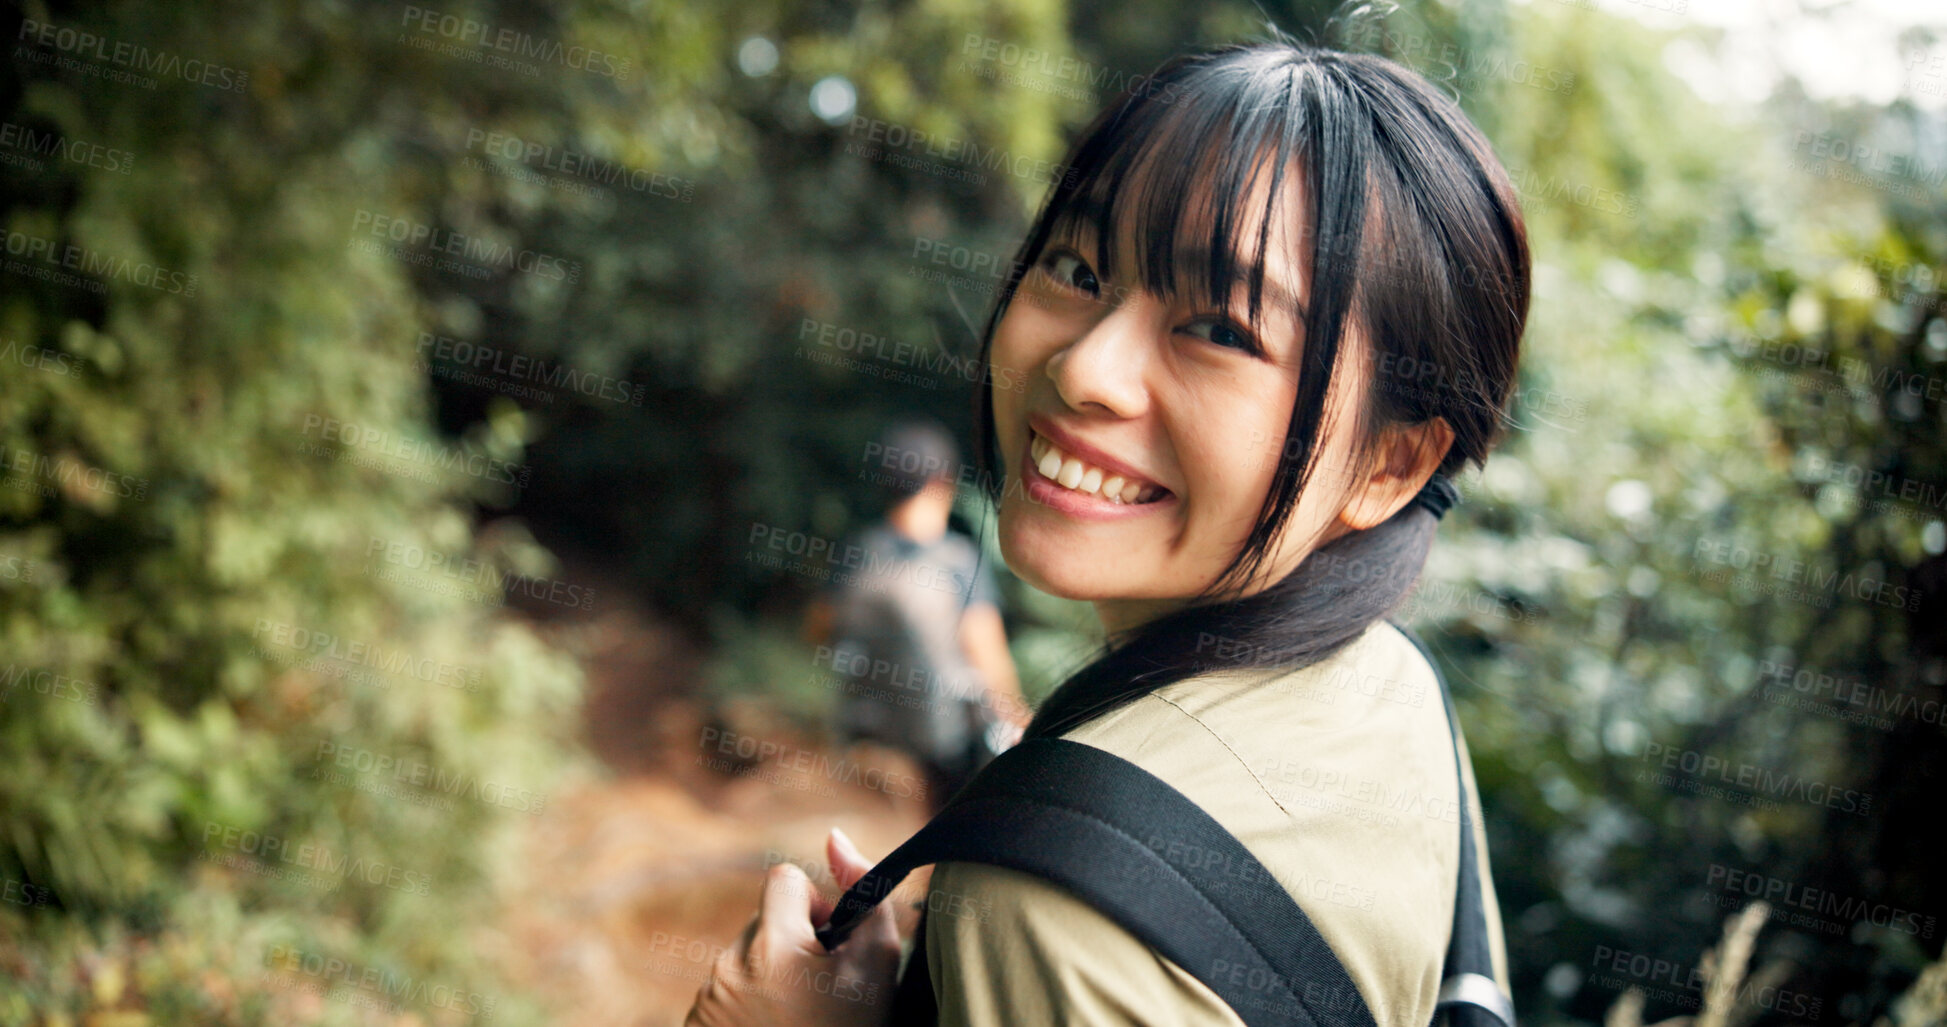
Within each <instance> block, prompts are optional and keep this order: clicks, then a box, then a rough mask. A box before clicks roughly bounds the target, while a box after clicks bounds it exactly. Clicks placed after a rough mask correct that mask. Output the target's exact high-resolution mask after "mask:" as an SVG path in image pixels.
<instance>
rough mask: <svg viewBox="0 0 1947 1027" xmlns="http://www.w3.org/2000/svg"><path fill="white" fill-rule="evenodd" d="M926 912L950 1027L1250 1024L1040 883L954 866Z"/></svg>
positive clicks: (941, 877)
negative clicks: (1056, 1024)
mask: <svg viewBox="0 0 1947 1027" xmlns="http://www.w3.org/2000/svg"><path fill="white" fill-rule="evenodd" d="M927 908H928V909H929V911H930V912H928V914H927V917H926V955H927V972H928V973H929V974H930V975H931V977H932V980H933V991H934V997H935V999H936V1000H937V1002H938V1003H939V1011H940V1019H939V1023H940V1027H1012V1025H1016V1024H1023V1023H1060V1024H1081V1025H1086V1027H1110V1025H1114V1027H1124V1025H1136V1024H1145V1025H1149V1024H1155V1025H1165V1024H1167V1025H1172V1027H1175V1025H1182V1027H1243V1024H1244V1021H1243V1020H1242V1019H1240V1018H1239V1017H1238V1016H1237V1014H1236V1013H1234V1012H1232V1011H1231V1009H1230V1007H1229V1006H1227V1005H1225V1004H1224V1001H1223V1000H1222V999H1220V998H1218V997H1217V994H1216V993H1215V992H1213V991H1211V990H1210V989H1209V988H1208V987H1205V986H1204V984H1203V983H1202V982H1200V981H1198V980H1197V979H1196V978H1194V977H1191V976H1190V975H1189V973H1187V972H1186V971H1184V970H1183V969H1182V968H1181V967H1179V966H1177V965H1176V964H1175V963H1173V962H1171V961H1170V960H1169V959H1167V958H1165V957H1164V956H1161V955H1159V954H1157V953H1156V952H1155V951H1154V950H1153V949H1151V948H1150V947H1149V946H1147V945H1145V944H1143V943H1142V941H1141V940H1140V939H1138V938H1137V937H1136V936H1135V935H1133V934H1130V933H1129V932H1128V931H1125V930H1123V929H1122V927H1121V926H1119V925H1117V924H1116V923H1115V922H1114V921H1112V920H1110V919H1109V918H1108V917H1106V916H1103V915H1102V914H1101V913H1099V912H1097V911H1096V910H1095V908H1094V907H1092V906H1090V905H1088V904H1087V903H1085V902H1083V901H1082V900H1081V899H1078V898H1076V897H1075V896H1073V895H1071V894H1069V893H1068V892H1067V891H1065V890H1063V889H1062V888H1061V887H1060V886H1058V885H1055V884H1052V883H1049V882H1047V881H1043V880H1042V879H1040V878H1038V877H1035V876H1033V875H1032V874H1027V873H1023V872H1021V871H1017V870H1009V869H1006V868H1004V867H996V866H987V865H984V864H977V863H943V864H940V865H939V866H938V867H936V868H935V869H934V871H933V881H932V885H931V888H930V889H929V892H928V895H927Z"/></svg>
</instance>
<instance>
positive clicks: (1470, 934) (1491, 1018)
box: [1389, 622, 1515, 1027]
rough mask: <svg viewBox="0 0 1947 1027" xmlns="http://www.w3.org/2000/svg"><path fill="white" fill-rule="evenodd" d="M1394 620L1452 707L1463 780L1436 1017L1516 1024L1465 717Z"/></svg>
mask: <svg viewBox="0 0 1947 1027" xmlns="http://www.w3.org/2000/svg"><path fill="white" fill-rule="evenodd" d="M1389 623H1393V626H1394V627H1396V628H1398V629H1399V632H1400V634H1402V635H1405V636H1406V638H1407V641H1410V642H1412V643H1413V647H1414V648H1416V649H1418V650H1419V651H1420V655H1421V656H1424V657H1426V662H1427V666H1429V667H1432V668H1433V677H1434V679H1435V680H1436V681H1438V682H1439V685H1440V701H1441V703H1443V704H1444V705H1445V706H1446V708H1447V728H1448V730H1449V731H1450V732H1452V734H1453V739H1454V746H1453V759H1454V774H1455V776H1456V778H1457V779H1458V781H1459V783H1460V881H1459V883H1458V888H1457V890H1456V891H1455V894H1454V910H1453V935H1452V938H1451V939H1450V940H1449V941H1448V942H1447V961H1446V964H1445V966H1444V968H1443V969H1442V971H1441V980H1440V997H1439V999H1438V1001H1437V1002H1436V1003H1435V1005H1434V1018H1435V1019H1436V1020H1438V1019H1439V1016H1440V1014H1441V1013H1445V1014H1446V1016H1447V1023H1448V1025H1449V1027H1515V1024H1514V1003H1513V1002H1512V1001H1510V1000H1509V999H1508V996H1507V993H1506V992H1504V991H1502V990H1501V986H1500V985H1499V984H1497V983H1495V981H1494V957H1493V954H1492V952H1491V950H1490V949H1489V944H1488V935H1487V902H1486V899H1485V898H1483V897H1482V895H1481V874H1480V866H1481V863H1480V852H1479V851H1478V850H1477V849H1476V848H1475V845H1474V817H1473V808H1472V805H1471V804H1470V803H1469V802H1468V801H1467V772H1466V768H1465V767H1463V766H1462V765H1461V759H1460V718H1459V716H1458V715H1457V714H1455V712H1454V708H1453V696H1452V694H1450V693H1449V692H1448V690H1447V679H1446V677H1445V676H1444V675H1442V674H1441V673H1440V664H1439V663H1437V662H1435V661H1434V659H1433V653H1432V652H1431V651H1430V650H1428V649H1427V647H1426V643H1425V642H1422V641H1420V636H1418V635H1416V634H1414V633H1413V632H1412V631H1411V630H1409V629H1408V628H1407V627H1406V625H1404V624H1399V623H1396V622H1389Z"/></svg>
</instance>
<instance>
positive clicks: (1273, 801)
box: [1067, 621, 1460, 1024]
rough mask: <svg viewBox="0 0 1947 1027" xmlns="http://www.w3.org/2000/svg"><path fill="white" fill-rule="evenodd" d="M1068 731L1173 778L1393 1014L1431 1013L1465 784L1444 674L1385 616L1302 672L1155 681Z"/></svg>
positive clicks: (1423, 1016)
mask: <svg viewBox="0 0 1947 1027" xmlns="http://www.w3.org/2000/svg"><path fill="white" fill-rule="evenodd" d="M1067 737H1068V738H1070V739H1072V740H1075V741H1079V742H1083V743H1085V744H1088V745H1092V746H1095V747H1097V748H1100V749H1104V750H1106V751H1108V752H1112V753H1114V754H1116V755H1118V756H1121V757H1122V758H1124V759H1127V760H1129V761H1130V762H1132V763H1135V764H1136V765H1137V766H1140V767H1142V768H1143V769H1144V770H1147V771H1149V772H1150V773H1152V774H1154V775H1156V776H1157V777H1159V778H1161V779H1163V780H1164V781H1166V782H1168V783H1169V784H1170V785H1172V786H1174V787H1175V788H1176V789H1177V790H1178V791H1180V792H1182V793H1183V794H1184V795H1186V796H1187V797H1188V798H1190V799H1191V800H1192V801H1194V802H1196V803H1197V805H1199V806H1200V807H1202V808H1203V809H1204V810H1205V811H1206V812H1208V813H1209V814H1210V815H1211V816H1212V817H1213V818H1214V819H1215V820H1216V821H1217V822H1218V823H1219V824H1222V825H1223V826H1224V828H1225V829H1226V830H1228V831H1229V832H1230V833H1231V834H1233V835H1235V836H1236V837H1237V839H1238V840H1239V841H1241V842H1242V843H1243V844H1244V846H1245V847H1246V848H1247V849H1249V850H1250V851H1251V854H1252V855H1254V856H1256V857H1257V859H1258V861H1259V862H1261V863H1263V864H1264V866H1265V868H1266V869H1267V870H1269V871H1270V873H1271V875H1272V876H1273V877H1274V878H1275V879H1276V880H1277V881H1278V882H1279V883H1280V884H1281V885H1283V886H1284V888H1285V890H1286V891H1287V892H1289V893H1290V894H1291V895H1292V897H1293V898H1294V899H1296V900H1297V902H1298V904H1299V907H1300V908H1302V909H1303V910H1304V911H1305V913H1306V915H1307V916H1308V917H1309V918H1310V919H1311V920H1312V921H1313V923H1314V924H1315V925H1316V926H1317V927H1318V929H1319V932H1320V933H1321V934H1322V935H1324V936H1325V939H1326V941H1327V942H1329V943H1330V944H1331V945H1332V948H1333V950H1334V951H1335V952H1337V953H1338V954H1339V957H1340V960H1341V961H1342V962H1343V963H1345V965H1346V969H1347V971H1348V972H1349V973H1351V975H1352V977H1353V979H1354V980H1355V981H1357V982H1359V985H1360V988H1361V991H1362V992H1363V993H1364V994H1365V995H1366V997H1367V999H1368V1002H1369V1004H1370V1005H1371V1006H1372V1011H1373V1014H1374V1017H1375V1019H1376V1020H1377V1021H1378V1022H1379V1023H1381V1024H1393V1023H1403V1022H1409V1021H1418V1022H1422V1023H1423V1022H1425V1021H1426V1020H1427V1019H1429V1018H1430V1016H1431V1014H1432V1009H1433V1002H1434V999H1435V997H1436V995H1437V992H1438V989H1439V980H1440V969H1441V961H1442V956H1443V955H1444V951H1445V946H1446V941H1447V935H1448V929H1449V927H1450V925H1451V922H1452V916H1453V892H1454V880H1455V878H1456V876H1457V874H1458V869H1459V806H1458V803H1459V801H1460V794H1459V780H1458V778H1457V776H1456V772H1455V765H1454V756H1453V747H1452V742H1451V740H1450V735H1449V732H1448V728H1447V721H1446V712H1445V706H1444V703H1443V701H1442V698H1441V695H1440V687H1439V681H1438V678H1437V677H1436V676H1435V673H1434V670H1433V668H1432V666H1431V665H1430V664H1429V663H1428V662H1427V660H1426V657H1425V656H1424V654H1422V653H1421V652H1420V650H1419V648H1418V647H1417V646H1416V645H1415V644H1414V643H1413V641H1412V640H1411V639H1409V638H1407V637H1406V635H1405V634H1404V633H1403V632H1402V631H1401V630H1400V629H1399V628H1397V627H1395V626H1393V625H1392V624H1389V623H1386V622H1383V621H1380V622H1375V623H1374V624H1373V625H1372V626H1371V627H1369V628H1368V629H1367V630H1366V631H1365V632H1364V633H1363V634H1362V635H1361V636H1360V637H1359V638H1358V639H1356V640H1354V641H1353V642H1351V643H1349V644H1348V645H1346V646H1345V647H1344V648H1343V649H1341V650H1339V651H1338V652H1337V653H1335V654H1333V655H1332V656H1331V657H1329V658H1327V659H1325V660H1323V661H1320V662H1319V663H1316V664H1313V665H1312V666H1310V667H1305V668H1302V669H1300V670H1296V671H1286V672H1272V673H1265V672H1262V671H1256V672H1246V671H1226V672H1220V673H1213V674H1205V675H1199V676H1198V677H1195V678H1191V679H1188V680H1185V681H1181V682H1177V683H1175V684H1172V685H1170V686H1167V687H1165V688H1162V689H1158V690H1157V691H1156V692H1153V693H1151V694H1149V695H1147V696H1144V697H1143V698H1142V699H1139V700H1137V701H1135V702H1133V703H1130V704H1128V705H1127V706H1125V707H1123V708H1121V709H1119V710H1117V711H1115V712H1114V713H1112V714H1110V715H1107V716H1104V717H1101V718H1098V719H1097V720H1094V721H1091V722H1089V723H1088V724H1084V725H1082V726H1081V727H1080V728H1077V729H1076V730H1075V731H1072V732H1070V733H1069V734H1068V735H1067Z"/></svg>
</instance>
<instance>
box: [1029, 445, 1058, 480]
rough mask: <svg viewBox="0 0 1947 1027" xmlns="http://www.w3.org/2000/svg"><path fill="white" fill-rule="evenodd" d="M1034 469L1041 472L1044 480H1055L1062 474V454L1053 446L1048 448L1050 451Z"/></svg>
mask: <svg viewBox="0 0 1947 1027" xmlns="http://www.w3.org/2000/svg"><path fill="white" fill-rule="evenodd" d="M1034 469H1035V470H1037V471H1040V472H1041V476H1042V477H1043V478H1053V477H1054V476H1055V475H1057V474H1060V473H1061V452H1060V451H1059V450H1057V449H1055V448H1054V447H1053V446H1050V447H1048V451H1047V452H1046V453H1043V454H1041V459H1040V461H1039V462H1037V463H1036V464H1035V465H1034Z"/></svg>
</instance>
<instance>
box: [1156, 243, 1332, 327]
mask: <svg viewBox="0 0 1947 1027" xmlns="http://www.w3.org/2000/svg"><path fill="white" fill-rule="evenodd" d="M1182 256H1183V259H1184V260H1185V261H1187V262H1188V263H1189V266H1191V267H1206V268H1207V267H1209V266H1210V251H1209V250H1206V249H1202V248H1196V249H1191V250H1187V251H1184V252H1183V254H1182ZM1229 263H1230V266H1231V267H1233V268H1235V269H1236V280H1237V284H1236V285H1234V286H1232V287H1231V289H1232V291H1233V292H1235V291H1236V290H1237V289H1240V288H1246V287H1248V285H1249V283H1250V280H1251V278H1253V277H1256V278H1257V280H1258V281H1259V282H1260V283H1261V284H1262V286H1263V289H1264V300H1265V303H1266V304H1267V305H1268V306H1270V307H1271V308H1273V309H1280V310H1285V309H1289V310H1296V311H1298V319H1299V320H1300V321H1304V320H1306V319H1307V318H1308V317H1310V315H1311V308H1309V307H1308V306H1306V305H1305V301H1304V298H1303V297H1301V296H1300V295H1299V294H1298V290H1296V289H1294V288H1292V287H1291V286H1290V285H1289V284H1287V283H1286V282H1285V281H1284V280H1283V279H1282V278H1280V277H1278V276H1277V275H1274V274H1272V273H1271V272H1270V269H1268V268H1265V267H1263V266H1262V265H1258V264H1250V263H1246V262H1245V261H1243V260H1241V259H1239V258H1238V257H1237V256H1236V255H1235V254H1232V255H1231V257H1230V261H1229Z"/></svg>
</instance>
